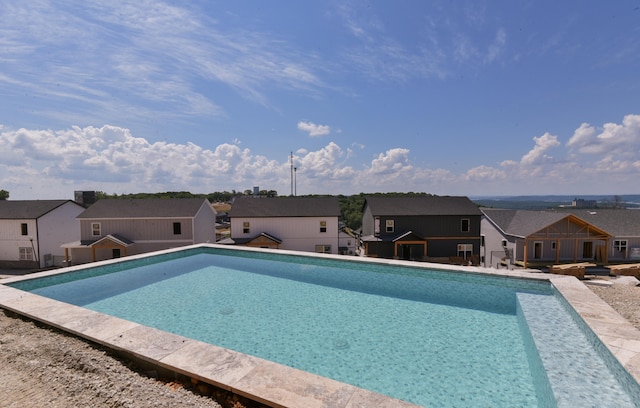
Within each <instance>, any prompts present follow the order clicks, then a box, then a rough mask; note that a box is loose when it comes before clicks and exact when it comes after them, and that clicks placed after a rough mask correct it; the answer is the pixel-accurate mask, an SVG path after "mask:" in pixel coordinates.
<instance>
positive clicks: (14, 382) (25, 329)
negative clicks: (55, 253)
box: [0, 309, 259, 408]
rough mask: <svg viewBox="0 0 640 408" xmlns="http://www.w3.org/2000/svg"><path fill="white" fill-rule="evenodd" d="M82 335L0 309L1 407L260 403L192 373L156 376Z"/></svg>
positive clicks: (232, 407) (238, 407)
mask: <svg viewBox="0 0 640 408" xmlns="http://www.w3.org/2000/svg"><path fill="white" fill-rule="evenodd" d="M148 374H153V373H148V372H147V373H145V372H143V371H142V370H140V369H138V368H137V367H136V366H135V365H134V364H133V363H131V362H128V361H124V360H121V359H119V358H117V357H115V356H113V355H111V354H110V353H109V352H108V351H107V350H106V349H104V348H102V347H101V346H99V345H95V344H93V343H90V342H87V341H84V340H82V339H79V338H77V337H74V336H71V335H68V334H65V333H63V332H60V331H58V330H56V329H51V328H48V327H45V326H43V325H40V324H38V323H35V322H33V321H30V320H26V319H23V318H21V317H20V316H18V315H15V314H14V313H11V312H9V311H5V310H3V309H0V407H1V408H8V407H16V408H18V407H19V408H23V407H49V408H67V407H130V408H142V407H215V408H220V407H223V408H226V407H229V408H242V407H258V406H259V405H258V404H254V403H252V402H248V401H246V400H243V399H241V398H238V397H237V396H234V395H233V394H229V393H226V392H224V391H221V390H214V389H212V388H210V387H208V386H207V385H205V384H193V383H192V382H191V381H189V380H188V379H185V380H184V381H178V380H176V379H175V378H172V379H161V378H160V379H158V378H153V376H149V375H148Z"/></svg>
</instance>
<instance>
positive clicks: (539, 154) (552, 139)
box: [520, 132, 560, 165]
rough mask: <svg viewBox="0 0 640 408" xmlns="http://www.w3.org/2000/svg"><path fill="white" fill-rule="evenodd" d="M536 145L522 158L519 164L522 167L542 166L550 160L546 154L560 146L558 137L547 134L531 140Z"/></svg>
mask: <svg viewBox="0 0 640 408" xmlns="http://www.w3.org/2000/svg"><path fill="white" fill-rule="evenodd" d="M533 140H534V142H535V143H536V145H535V146H534V147H533V149H531V150H530V151H529V153H527V154H525V155H524V156H522V159H521V160H520V163H522V164H523V165H538V164H543V163H546V162H548V161H550V160H551V159H552V157H551V156H549V155H548V154H547V152H548V151H549V150H550V149H552V148H554V147H557V146H560V142H558V137H557V136H553V135H551V134H549V133H548V132H547V133H545V134H544V135H542V136H540V137H534V138H533Z"/></svg>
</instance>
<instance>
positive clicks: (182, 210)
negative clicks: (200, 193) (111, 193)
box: [78, 198, 208, 219]
mask: <svg viewBox="0 0 640 408" xmlns="http://www.w3.org/2000/svg"><path fill="white" fill-rule="evenodd" d="M205 201H206V200H205V199H204V198H139V199H102V200H98V201H97V202H96V203H95V204H93V205H92V206H91V207H89V208H88V209H87V210H85V211H84V212H83V213H82V214H80V215H79V216H78V218H84V219H88V218H91V219H117V218H189V217H194V216H195V215H196V214H197V213H198V211H199V210H200V208H201V207H202V205H203V203H204V202H205ZM206 204H208V202H207V203H206Z"/></svg>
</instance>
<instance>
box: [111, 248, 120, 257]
mask: <svg viewBox="0 0 640 408" xmlns="http://www.w3.org/2000/svg"><path fill="white" fill-rule="evenodd" d="M111 257H112V258H114V259H115V258H120V248H113V249H112V250H111Z"/></svg>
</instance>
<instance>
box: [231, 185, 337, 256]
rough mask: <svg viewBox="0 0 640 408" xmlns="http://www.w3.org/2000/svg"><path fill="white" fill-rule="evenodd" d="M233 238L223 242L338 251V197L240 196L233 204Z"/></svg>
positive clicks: (290, 248)
mask: <svg viewBox="0 0 640 408" xmlns="http://www.w3.org/2000/svg"><path fill="white" fill-rule="evenodd" d="M229 217H230V219H231V238H230V239H227V240H225V241H223V242H221V243H227V244H234V245H244V246H253V247H262V248H275V249H288V250H294V251H307V252H321V253H329V254H337V253H338V250H339V247H340V245H339V239H338V237H339V234H340V230H339V224H338V219H339V218H340V205H339V202H338V198H337V197H269V198H260V197H249V196H244V197H238V198H236V199H235V201H234V202H233V204H232V205H231V211H230V212H229Z"/></svg>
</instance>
